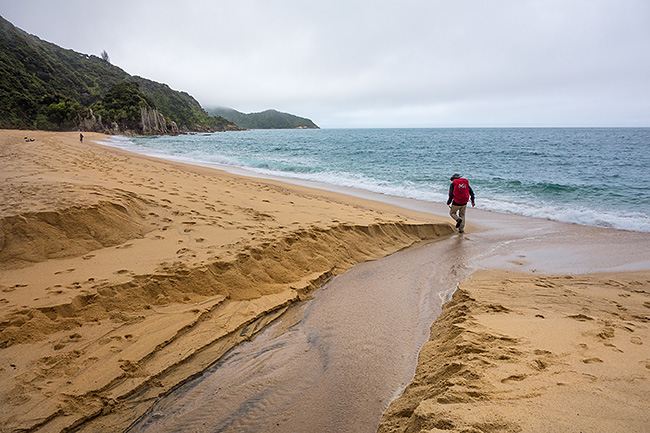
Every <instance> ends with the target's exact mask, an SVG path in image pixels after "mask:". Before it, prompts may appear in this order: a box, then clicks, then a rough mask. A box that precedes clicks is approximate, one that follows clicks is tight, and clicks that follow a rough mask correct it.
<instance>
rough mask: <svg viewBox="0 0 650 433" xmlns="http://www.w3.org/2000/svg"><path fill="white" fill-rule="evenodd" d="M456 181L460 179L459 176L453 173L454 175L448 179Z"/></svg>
mask: <svg viewBox="0 0 650 433" xmlns="http://www.w3.org/2000/svg"><path fill="white" fill-rule="evenodd" d="M456 179H460V174H458V173H454V174H453V175H452V176H451V179H449V180H451V181H454V180H456Z"/></svg>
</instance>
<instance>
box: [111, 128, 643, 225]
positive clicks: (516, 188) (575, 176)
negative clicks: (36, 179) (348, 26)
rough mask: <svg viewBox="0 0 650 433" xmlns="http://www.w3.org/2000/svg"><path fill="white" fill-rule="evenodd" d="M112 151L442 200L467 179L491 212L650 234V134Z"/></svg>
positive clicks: (224, 142)
mask: <svg viewBox="0 0 650 433" xmlns="http://www.w3.org/2000/svg"><path fill="white" fill-rule="evenodd" d="M106 144H109V145H112V146H116V147H120V148H123V149H126V150H129V151H133V152H138V153H142V154H147V155H151V156H157V157H162V158H168V159H173V160H177V161H183V162H189V163H197V164H218V165H225V166H231V167H238V168H243V169H246V170H250V171H253V172H256V173H260V174H265V175H274V176H282V177H288V178H295V179H305V180H313V181H318V182H324V183H327V184H332V185H338V186H347V187H353V188H358V189H363V190H369V191H373V192H377V193H381V194H386V195H392V196H398V197H407V198H413V199H418V200H424V201H431V202H440V203H443V202H446V199H447V191H448V188H449V177H450V176H451V175H452V174H453V173H460V174H461V175H462V176H464V177H466V178H467V179H469V181H470V185H471V186H472V189H473V190H474V192H475V194H476V204H477V207H479V208H482V209H486V210H491V211H496V212H506V213H513V214H519V215H526V216H531V217H535V218H546V219H552V220H556V221H562V222H569V223H576V224H582V225H589V226H598V227H608V228H616V229H622V230H631V231H642V232H650V128H435V129H320V130H251V131H238V132H221V133H214V134H195V135H181V136H175V137H173V136H159V137H139V138H124V137H112V138H111V139H109V140H108V141H107V143H106Z"/></svg>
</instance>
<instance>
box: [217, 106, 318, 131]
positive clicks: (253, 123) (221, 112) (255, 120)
mask: <svg viewBox="0 0 650 433" xmlns="http://www.w3.org/2000/svg"><path fill="white" fill-rule="evenodd" d="M208 113H210V114H212V115H214V116H221V117H224V118H226V119H228V120H229V121H231V122H233V123H236V124H237V125H239V126H241V127H242V128H246V129H303V128H304V129H318V126H317V125H316V124H315V123H314V122H312V121H311V120H310V119H306V118H304V117H298V116H295V115H293V114H289V113H281V112H279V111H276V110H266V111H262V112H261V113H249V114H246V113H241V112H239V111H237V110H233V109H232V108H222V107H219V108H211V109H208Z"/></svg>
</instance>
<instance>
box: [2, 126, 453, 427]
mask: <svg viewBox="0 0 650 433" xmlns="http://www.w3.org/2000/svg"><path fill="white" fill-rule="evenodd" d="M1 134H2V150H1V154H0V156H1V157H2V185H3V188H2V191H1V193H2V200H1V201H0V202H1V203H2V208H1V210H0V212H1V213H0V218H1V219H0V222H1V225H0V272H1V273H0V288H1V290H2V299H1V304H0V314H1V315H2V328H1V330H0V344H1V347H2V349H1V352H0V359H1V364H0V365H1V367H0V368H1V369H2V375H1V379H0V381H1V386H0V389H1V390H2V391H1V393H2V395H1V396H0V402H1V405H2V410H1V411H0V412H1V413H2V419H1V421H2V423H1V424H2V427H1V429H2V430H3V431H16V430H21V429H24V430H38V431H62V430H65V429H69V428H71V427H73V426H76V425H81V424H83V423H87V422H88V421H89V420H93V421H92V426H87V427H88V430H89V431H90V430H94V431H120V429H123V428H125V427H127V426H128V425H129V424H130V422H132V420H133V419H134V418H135V417H137V416H138V415H139V414H141V413H142V412H143V411H144V410H146V408H147V407H148V406H149V405H150V404H151V402H152V401H153V399H155V398H157V396H158V395H160V394H162V393H163V392H165V391H166V390H169V389H170V388H171V387H173V386H174V385H176V384H177V383H179V382H180V381H182V380H184V379H185V378H187V377H189V376H191V375H192V374H194V373H196V372H199V371H201V370H202V369H203V368H205V367H206V366H207V365H209V364H210V363H212V362H214V360H216V359H218V358H219V357H220V356H221V355H223V353H225V352H226V351H227V350H229V349H230V348H231V347H233V346H234V345H236V344H238V343H239V342H241V341H244V340H246V339H249V338H250V337H251V336H252V335H253V334H254V333H256V332H258V331H259V330H260V329H261V328H263V325H265V324H266V323H268V322H269V321H271V320H273V319H274V318H276V317H277V316H278V315H279V314H281V313H282V311H284V309H286V308H287V306H288V305H290V304H291V303H293V302H295V301H298V300H300V299H305V298H306V297H308V296H309V293H310V292H311V291H312V290H314V289H315V288H317V287H318V286H319V285H320V283H321V282H322V281H324V280H326V279H327V278H329V277H330V276H332V275H335V274H338V273H341V272H343V271H344V270H346V269H348V268H350V267H351V266H352V265H354V264H355V263H358V262H361V261H365V260H372V259H375V258H378V257H382V256H385V255H387V254H390V253H393V252H395V251H398V250H400V249H403V248H406V247H409V246H411V245H414V244H416V243H419V242H421V241H424V240H428V239H435V238H437V237H440V236H446V235H449V234H451V233H452V228H451V226H450V225H449V223H448V222H447V221H446V220H443V219H442V218H438V220H437V221H436V219H435V218H431V217H430V216H429V217H427V218H424V216H422V217H421V218H417V216H418V215H417V213H415V212H410V211H403V212H402V210H399V209H397V208H394V207H391V206H382V205H377V204H373V203H370V202H364V201H362V200H359V199H352V198H350V197H346V196H342V195H337V194H332V193H328V194H327V196H325V195H324V193H321V192H318V191H313V190H309V189H307V188H300V187H294V186H288V185H283V184H280V183H276V182H272V181H257V180H251V179H245V178H242V177H236V176H233V175H229V174H226V173H223V172H218V171H215V170H211V169H203V168H200V167H192V166H184V165H181V164H175V163H170V162H164V161H156V160H153V159H150V158H146V157H141V156H137V155H132V154H127V153H125V152H121V151H118V150H115V149H111V148H104V147H102V146H99V145H97V144H94V143H93V142H92V141H93V140H101V139H102V138H104V136H101V135H93V134H86V136H85V140H84V142H83V143H80V142H79V135H78V134H76V133H45V132H32V131H30V132H25V131H2V133H1ZM32 139H33V140H34V141H31V140H32ZM134 396H137V398H136V397H134ZM99 415H102V416H99ZM85 427H86V425H84V428H85Z"/></svg>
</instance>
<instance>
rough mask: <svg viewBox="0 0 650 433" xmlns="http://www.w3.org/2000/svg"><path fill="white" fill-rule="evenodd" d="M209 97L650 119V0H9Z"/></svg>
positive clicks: (505, 115)
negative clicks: (95, 0) (61, 0)
mask: <svg viewBox="0 0 650 433" xmlns="http://www.w3.org/2000/svg"><path fill="white" fill-rule="evenodd" d="M0 14H1V15H3V16H4V17H5V18H7V19H9V20H10V21H12V22H13V23H14V24H16V25H17V26H19V27H21V28H23V29H25V30H26V31H28V32H30V33H35V34H37V35H39V36H40V37H42V38H44V39H46V40H49V41H51V42H54V43H57V44H59V45H62V46H64V47H66V48H72V49H75V50H77V51H81V52H87V53H94V54H99V53H100V52H101V50H102V49H106V50H107V51H108V52H109V54H110V55H111V59H112V61H113V63H114V64H117V65H118V66H120V67H122V68H123V69H125V70H126V71H128V72H129V73H132V74H137V75H142V76H145V77H147V78H151V79H153V80H157V81H162V82H166V83H168V84H169V85H170V86H171V87H173V88H176V89H181V90H185V91H188V92H189V93H191V94H192V95H193V96H195V97H196V98H197V99H198V100H199V101H200V102H201V103H202V104H203V105H204V106H215V105H225V106H230V107H233V108H236V109H239V110H242V111H259V110H263V109H266V108H271V107H272V108H277V109H280V110H283V111H290V112H295V113H297V114H300V115H304V116H307V117H311V118H312V119H313V120H314V121H316V122H317V123H319V124H320V125H321V126H326V127H345V126H483V125H494V126H507V125H513V126H535V125H549V126H552V125H575V126H580V125H604V126H615V125H620V126H634V125H639V126H650V102H648V101H650V98H648V96H649V95H650V78H648V77H650V56H649V55H648V54H647V45H648V43H649V42H650V26H648V25H647V23H648V22H650V3H649V2H647V1H645V0H594V1H590V2H583V1H577V0H564V1H560V0H547V1H536V0H516V1H515V0H499V1H491V2H485V1H479V0H467V1H456V2H448V1H424V0H422V1H412V0H401V1H329V2H304V1H297V0H284V1H277V2H267V1H262V0H253V1H241V2H231V1H228V2H226V1H216V2H215V1H187V2H183V3H178V2H171V1H156V2H154V1H143V0H140V1H139V0H130V1H123V0H120V1H117V2H110V4H107V2H103V3H102V5H96V4H94V3H93V2H80V1H68V2H65V3H63V4H56V5H55V2H51V1H46V0H23V1H21V2H13V1H9V0H0Z"/></svg>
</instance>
